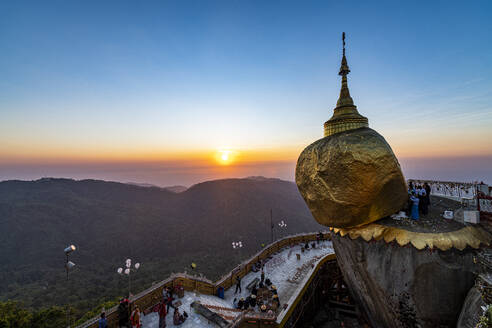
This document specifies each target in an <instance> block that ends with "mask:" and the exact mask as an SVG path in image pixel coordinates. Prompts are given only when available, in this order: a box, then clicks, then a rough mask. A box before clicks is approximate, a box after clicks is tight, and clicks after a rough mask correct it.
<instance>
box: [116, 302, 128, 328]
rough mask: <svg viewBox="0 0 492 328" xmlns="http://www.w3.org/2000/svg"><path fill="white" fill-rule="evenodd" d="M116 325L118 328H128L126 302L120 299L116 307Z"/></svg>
mask: <svg viewBox="0 0 492 328" xmlns="http://www.w3.org/2000/svg"><path fill="white" fill-rule="evenodd" d="M118 325H119V326H120V328H128V300H127V299H121V300H120V305H118Z"/></svg>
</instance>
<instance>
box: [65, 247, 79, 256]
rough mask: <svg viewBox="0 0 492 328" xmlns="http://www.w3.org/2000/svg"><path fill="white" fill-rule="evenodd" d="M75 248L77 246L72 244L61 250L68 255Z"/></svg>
mask: <svg viewBox="0 0 492 328" xmlns="http://www.w3.org/2000/svg"><path fill="white" fill-rule="evenodd" d="M76 249H77V248H76V247H75V246H74V245H70V246H67V248H65V249H64V250H63V251H64V252H65V254H67V255H68V254H70V253H72V252H73V251H74V250H76Z"/></svg>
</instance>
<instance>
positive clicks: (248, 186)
mask: <svg viewBox="0 0 492 328" xmlns="http://www.w3.org/2000/svg"><path fill="white" fill-rule="evenodd" d="M183 188H184V187H183ZM179 190H180V189H179V188H174V187H173V188H172V189H171V190H169V188H158V187H141V186H137V185H131V184H124V183H116V182H107V181H99V180H82V181H75V180H70V179H53V178H45V179H41V180H37V181H3V182H0V263H1V266H2V270H0V281H2V284H0V299H2V300H5V299H17V300H22V301H23V302H24V303H25V304H26V305H28V306H33V307H40V306H47V305H52V304H60V305H63V304H66V302H67V301H70V303H71V304H73V305H75V306H76V307H77V308H78V309H79V310H80V311H86V310H88V309H90V308H92V307H94V306H95V305H97V304H99V303H101V302H102V301H104V300H108V299H114V298H115V297H118V296H120V295H124V294H125V293H126V292H127V290H128V280H127V279H126V277H120V276H119V275H118V274H117V273H116V269H117V268H118V267H119V266H123V264H124V261H125V259H126V258H131V259H132V260H133V261H134V262H137V261H138V262H141V264H142V265H141V267H140V269H139V270H138V271H137V272H135V273H133V274H132V291H133V292H134V293H135V292H138V291H140V290H142V289H143V288H145V287H148V286H150V285H151V283H152V282H153V281H160V280H162V279H164V278H166V276H167V275H168V274H169V273H171V272H178V271H184V270H188V271H191V269H190V263H191V262H195V263H196V264H197V273H203V274H205V275H206V276H207V277H208V278H209V279H212V280H215V279H217V278H218V277H219V276H220V275H222V274H223V273H225V272H226V271H228V270H230V269H231V268H232V267H233V266H235V265H236V264H237V263H238V262H239V259H240V257H243V258H244V257H246V256H247V255H251V254H253V253H254V252H256V251H258V250H259V249H260V248H261V244H262V243H268V242H270V209H273V217H274V222H278V221H280V220H284V221H286V222H287V223H288V226H287V228H286V230H285V231H282V232H277V234H283V235H287V234H291V233H297V232H307V231H317V230H319V229H320V228H321V227H320V226H319V225H318V224H317V223H316V222H315V220H314V219H313V218H312V216H311V214H310V212H309V210H308V209H307V207H306V205H305V203H304V201H303V200H302V198H301V196H300V195H299V193H298V191H297V187H296V185H295V184H294V183H293V182H287V181H282V180H278V179H267V178H258V177H255V178H246V179H226V180H215V181H208V182H204V183H200V184H197V185H194V186H192V187H190V188H188V189H186V190H182V191H179ZM276 226H277V225H276ZM277 227H278V226H277ZM237 240H241V241H242V242H243V244H244V248H243V249H241V250H240V251H238V250H234V249H232V247H231V242H232V241H237ZM71 243H73V244H75V245H76V246H77V247H78V249H77V251H76V252H74V253H73V254H72V255H70V260H72V261H73V262H75V263H76V265H77V266H76V269H75V270H74V271H73V272H72V273H70V280H69V282H68V284H67V282H66V277H65V272H64V261H65V256H64V253H63V248H64V247H65V246H67V245H69V244H71ZM240 252H241V253H240Z"/></svg>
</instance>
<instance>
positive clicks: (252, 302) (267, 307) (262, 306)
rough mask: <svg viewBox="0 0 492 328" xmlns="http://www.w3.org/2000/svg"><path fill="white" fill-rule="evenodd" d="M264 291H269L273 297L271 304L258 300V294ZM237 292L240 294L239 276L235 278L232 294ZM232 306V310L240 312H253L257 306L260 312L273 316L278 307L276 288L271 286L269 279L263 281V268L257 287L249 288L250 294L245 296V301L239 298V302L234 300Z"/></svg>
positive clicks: (255, 285)
mask: <svg viewBox="0 0 492 328" xmlns="http://www.w3.org/2000/svg"><path fill="white" fill-rule="evenodd" d="M265 290H269V291H270V292H271V294H272V295H273V296H272V301H271V304H267V303H266V302H265V301H264V300H262V299H261V300H258V292H259V291H265ZM238 291H239V293H241V278H240V277H239V276H238V277H236V290H235V292H234V294H236V293H237V292H238ZM233 306H234V308H236V309H240V310H249V309H251V310H255V309H256V307H257V306H258V310H259V311H260V312H263V313H266V312H269V313H270V314H273V313H275V312H276V311H277V309H278V308H279V307H280V300H279V298H278V292H277V287H276V286H275V285H273V283H272V281H271V280H270V279H268V278H266V279H265V271H264V270H263V268H262V269H261V274H260V282H259V284H258V285H257V284H256V283H255V284H254V285H253V286H251V294H250V295H249V296H247V297H246V299H245V298H244V297H241V298H240V299H239V300H238V299H237V298H234V301H233Z"/></svg>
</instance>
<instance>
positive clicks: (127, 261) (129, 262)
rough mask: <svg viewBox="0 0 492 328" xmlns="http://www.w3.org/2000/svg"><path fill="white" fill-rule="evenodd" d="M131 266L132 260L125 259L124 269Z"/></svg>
mask: <svg viewBox="0 0 492 328" xmlns="http://www.w3.org/2000/svg"><path fill="white" fill-rule="evenodd" d="M131 266H132V260H130V259H127V260H126V267H127V268H129V267H131Z"/></svg>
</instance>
